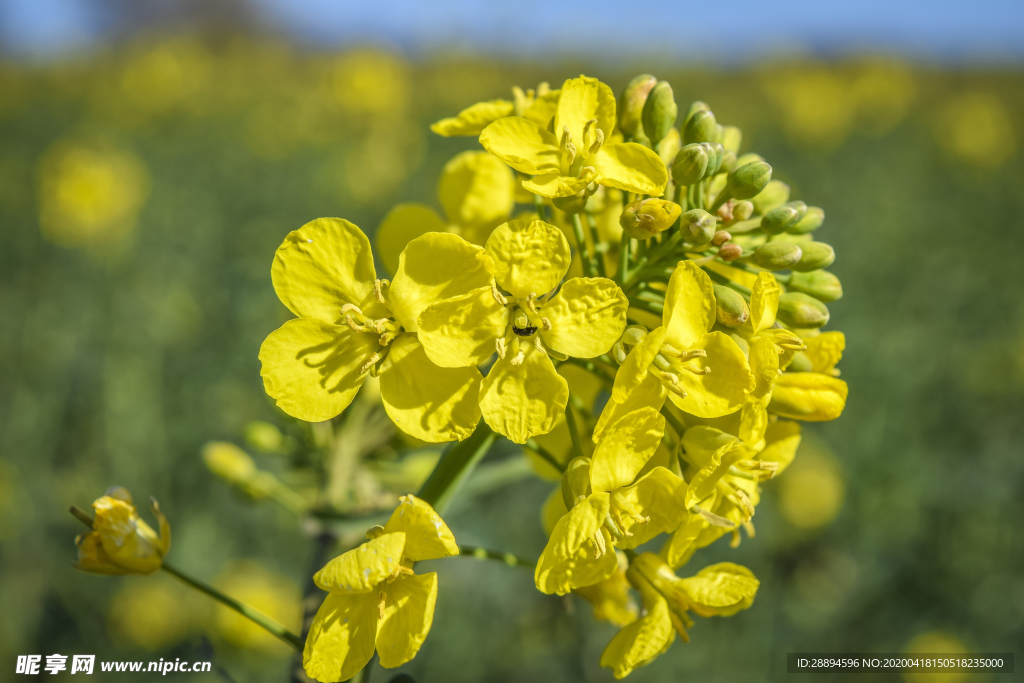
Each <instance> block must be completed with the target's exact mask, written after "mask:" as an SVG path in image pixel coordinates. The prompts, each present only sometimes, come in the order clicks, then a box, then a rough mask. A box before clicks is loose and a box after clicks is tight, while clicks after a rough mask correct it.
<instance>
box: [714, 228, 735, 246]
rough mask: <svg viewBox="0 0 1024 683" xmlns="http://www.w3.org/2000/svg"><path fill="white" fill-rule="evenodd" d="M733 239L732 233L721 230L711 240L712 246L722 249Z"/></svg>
mask: <svg viewBox="0 0 1024 683" xmlns="http://www.w3.org/2000/svg"><path fill="white" fill-rule="evenodd" d="M731 239H732V233H730V232H729V231H728V230H719V231H717V232H716V233H715V236H714V237H712V238H711V244H713V245H715V246H716V247H720V246H722V245H723V244H725V243H726V242H728V241H729V240H731Z"/></svg>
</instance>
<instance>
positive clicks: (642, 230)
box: [619, 197, 683, 240]
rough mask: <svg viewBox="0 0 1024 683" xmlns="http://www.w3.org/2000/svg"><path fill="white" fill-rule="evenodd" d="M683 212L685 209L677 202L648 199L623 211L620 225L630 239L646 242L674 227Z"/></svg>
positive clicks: (637, 202) (654, 198)
mask: <svg viewBox="0 0 1024 683" xmlns="http://www.w3.org/2000/svg"><path fill="white" fill-rule="evenodd" d="M682 212H683V208H682V207H681V206H679V205H678V204H676V203H675V202H670V201H668V200H667V199H658V198H657V197H648V198H647V199H641V200H640V201H636V202H633V203H632V204H630V205H629V206H627V207H626V208H625V209H623V211H622V215H621V216H620V217H619V225H621V226H622V229H623V231H624V232H625V233H626V234H627V235H629V236H630V237H632V238H634V239H638V240H645V239H648V238H651V237H654V236H655V235H657V234H658V233H659V232H663V231H665V230H668V229H669V228H670V227H672V224H673V223H675V222H676V219H678V218H679V214H681V213H682Z"/></svg>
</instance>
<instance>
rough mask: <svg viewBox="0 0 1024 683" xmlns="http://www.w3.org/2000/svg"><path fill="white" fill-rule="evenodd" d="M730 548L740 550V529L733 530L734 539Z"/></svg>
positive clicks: (730, 542)
mask: <svg viewBox="0 0 1024 683" xmlns="http://www.w3.org/2000/svg"><path fill="white" fill-rule="evenodd" d="M729 547H730V548H739V547H740V530H739V529H733V530H732V538H730V539H729Z"/></svg>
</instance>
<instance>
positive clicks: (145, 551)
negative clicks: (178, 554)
mask: <svg viewBox="0 0 1024 683" xmlns="http://www.w3.org/2000/svg"><path fill="white" fill-rule="evenodd" d="M92 507H93V511H94V512H95V513H96V516H95V519H94V521H93V528H94V530H95V531H94V533H95V534H97V536H98V539H97V540H99V542H100V545H101V546H102V548H103V552H104V553H105V556H106V557H105V559H107V560H109V561H110V562H112V563H113V564H115V565H117V566H118V567H121V568H123V569H125V570H127V571H128V572H130V573H133V574H149V573H151V572H155V571H156V570H157V569H159V568H160V565H161V564H162V563H163V555H164V553H165V552H166V548H165V543H163V542H161V539H160V538H159V537H158V536H157V534H156V532H155V531H153V529H152V527H150V526H149V525H148V524H146V522H144V521H143V520H142V518H141V517H139V512H138V510H136V508H135V506H134V505H133V504H132V503H131V500H130V497H129V500H128V501H125V500H121V499H120V498H115V497H112V496H109V495H106V496H101V497H100V498H98V499H96V501H95V502H93V504H92ZM157 509H159V508H157ZM169 531H170V529H169V527H168V533H169ZM90 535H91V534H90ZM169 544H170V537H169V536H168V537H167V538H166V545H169ZM111 573H114V572H111Z"/></svg>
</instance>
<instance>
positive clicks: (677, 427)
mask: <svg viewBox="0 0 1024 683" xmlns="http://www.w3.org/2000/svg"><path fill="white" fill-rule="evenodd" d="M661 414H662V415H663V416H664V418H665V422H668V424H669V426H670V427H672V429H673V430H674V431H675V433H676V436H677V437H679V439H680V440H681V439H682V438H683V432H685V431H686V427H684V426H683V423H682V422H680V421H679V418H677V417H676V416H675V415H673V414H672V411H670V410H669V409H668V406H667V405H665V406H662V407H661Z"/></svg>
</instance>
